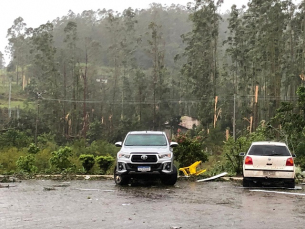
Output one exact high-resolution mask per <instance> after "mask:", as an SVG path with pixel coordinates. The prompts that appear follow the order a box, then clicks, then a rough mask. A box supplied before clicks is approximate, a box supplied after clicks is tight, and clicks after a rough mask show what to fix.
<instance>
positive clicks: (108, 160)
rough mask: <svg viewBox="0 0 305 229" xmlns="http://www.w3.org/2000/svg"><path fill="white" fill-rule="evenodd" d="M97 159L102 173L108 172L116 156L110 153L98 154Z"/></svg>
mask: <svg viewBox="0 0 305 229" xmlns="http://www.w3.org/2000/svg"><path fill="white" fill-rule="evenodd" d="M95 160H96V163H97V164H98V166H99V168H100V169H101V172H102V174H106V173H107V171H108V170H109V169H110V168H111V166H112V165H113V162H114V158H113V157H112V156H110V155H107V156H98V157H96V158H95Z"/></svg>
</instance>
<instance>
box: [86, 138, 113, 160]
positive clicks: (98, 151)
mask: <svg viewBox="0 0 305 229" xmlns="http://www.w3.org/2000/svg"><path fill="white" fill-rule="evenodd" d="M88 150H89V151H90V152H92V154H93V155H95V156H97V155H104V156H106V155H110V156H112V157H115V156H116V154H117V152H118V148H117V147H116V146H115V145H114V144H111V143H109V142H106V141H103V140H98V141H94V142H92V143H91V145H90V146H89V147H88Z"/></svg>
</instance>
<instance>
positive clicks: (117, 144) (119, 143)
mask: <svg viewBox="0 0 305 229" xmlns="http://www.w3.org/2000/svg"><path fill="white" fill-rule="evenodd" d="M114 145H115V146H116V147H122V142H116V143H114Z"/></svg>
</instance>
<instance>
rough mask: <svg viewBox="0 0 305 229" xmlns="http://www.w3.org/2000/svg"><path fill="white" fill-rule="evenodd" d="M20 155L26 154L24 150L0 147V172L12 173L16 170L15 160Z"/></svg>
mask: <svg viewBox="0 0 305 229" xmlns="http://www.w3.org/2000/svg"><path fill="white" fill-rule="evenodd" d="M21 156H26V154H25V152H23V151H21V150H20V149H17V148H16V147H11V148H6V149H1V151H0V164H1V165H2V168H0V174H12V173H14V172H15V171H16V170H17V165H16V162H17V160H18V159H19V158H20V157H21Z"/></svg>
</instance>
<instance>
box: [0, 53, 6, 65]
mask: <svg viewBox="0 0 305 229" xmlns="http://www.w3.org/2000/svg"><path fill="white" fill-rule="evenodd" d="M4 65H5V62H4V56H3V54H2V52H1V51H0V69H2V68H4Z"/></svg>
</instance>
